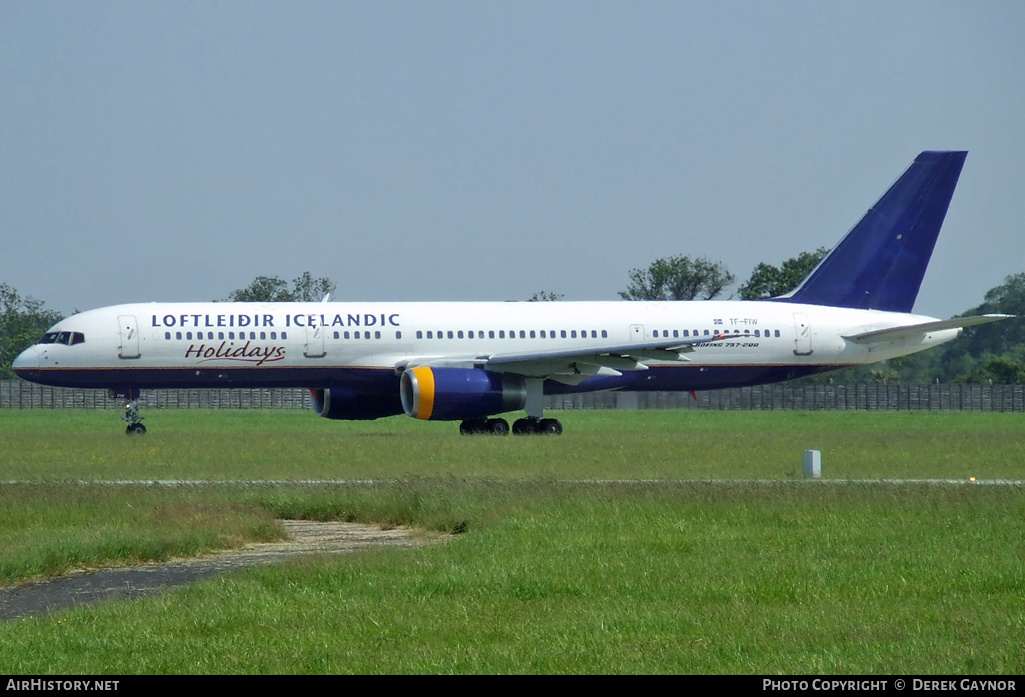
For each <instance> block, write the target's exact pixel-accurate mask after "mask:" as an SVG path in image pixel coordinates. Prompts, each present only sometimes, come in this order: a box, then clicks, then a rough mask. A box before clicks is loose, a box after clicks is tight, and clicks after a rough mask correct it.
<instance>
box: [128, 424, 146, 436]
mask: <svg viewBox="0 0 1025 697" xmlns="http://www.w3.org/2000/svg"><path fill="white" fill-rule="evenodd" d="M125 434H126V435H129V436H144V435H146V427H145V426H143V425H142V424H141V423H134V424H128V426H127V427H126V428H125Z"/></svg>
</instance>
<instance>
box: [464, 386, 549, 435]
mask: <svg viewBox="0 0 1025 697" xmlns="http://www.w3.org/2000/svg"><path fill="white" fill-rule="evenodd" d="M524 382H525V383H526V396H525V399H524V407H525V409H526V412H527V418H525V419H516V421H514V422H513V427H512V432H513V435H514V436H525V435H527V434H537V435H544V436H558V435H561V434H562V424H561V423H560V422H559V420H558V419H544V418H541V416H542V412H543V409H544V379H543V378H526V380H524ZM459 432H460V433H461V434H463V435H464V436H468V435H472V434H476V433H491V434H494V435H496V436H504V435H506V434H507V433H509V424H508V423H506V421H505V419H467V420H466V421H464V422H463V423H461V424H460V425H459Z"/></svg>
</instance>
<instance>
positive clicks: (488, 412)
mask: <svg viewBox="0 0 1025 697" xmlns="http://www.w3.org/2000/svg"><path fill="white" fill-rule="evenodd" d="M399 392H400V394H401V395H402V408H403V410H404V411H405V412H406V414H407V415H409V416H412V417H413V418H415V419H430V420H432V421H455V420H459V419H476V418H481V417H486V416H492V415H493V414H501V413H503V412H507V411H516V410H517V409H522V408H523V407H524V405H526V403H527V385H526V382H525V381H524V379H523V378H522V377H519V376H518V375H503V374H501V373H489V372H488V371H486V370H478V369H473V368H428V367H419V368H410V369H409V370H406V371H405V372H404V373H402V380H401V382H400V386H399Z"/></svg>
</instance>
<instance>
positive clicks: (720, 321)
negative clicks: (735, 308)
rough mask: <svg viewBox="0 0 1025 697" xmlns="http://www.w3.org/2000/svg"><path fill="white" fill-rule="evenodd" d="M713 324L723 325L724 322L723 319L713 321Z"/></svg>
mask: <svg viewBox="0 0 1025 697" xmlns="http://www.w3.org/2000/svg"><path fill="white" fill-rule="evenodd" d="M712 324H722V320H721V319H713V320H712Z"/></svg>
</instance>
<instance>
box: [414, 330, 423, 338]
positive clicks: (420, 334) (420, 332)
mask: <svg viewBox="0 0 1025 697" xmlns="http://www.w3.org/2000/svg"><path fill="white" fill-rule="evenodd" d="M416 338H417V339H422V338H424V333H423V331H422V330H420V329H417V330H416Z"/></svg>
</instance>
